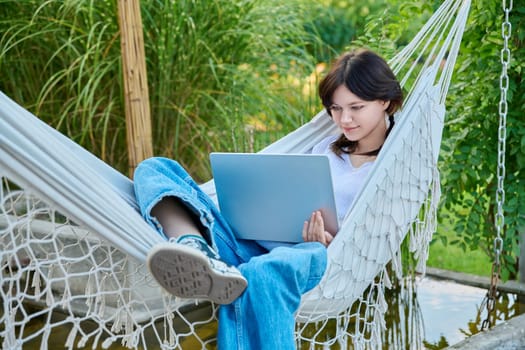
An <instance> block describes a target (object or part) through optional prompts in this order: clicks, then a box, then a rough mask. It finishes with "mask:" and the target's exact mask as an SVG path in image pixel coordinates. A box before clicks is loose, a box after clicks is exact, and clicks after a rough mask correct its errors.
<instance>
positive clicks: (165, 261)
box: [147, 235, 248, 304]
mask: <svg viewBox="0 0 525 350" xmlns="http://www.w3.org/2000/svg"><path fill="white" fill-rule="evenodd" d="M147 266H148V268H149V270H150V271H151V274H152V275H153V277H155V279H156V280H157V282H158V283H159V284H160V285H161V286H162V287H163V288H164V289H165V290H166V291H168V292H169V293H171V294H173V295H175V296H178V297H181V298H197V299H209V300H211V301H213V302H214V303H217V304H230V303H231V302H233V301H234V300H235V299H237V298H238V297H239V295H241V294H242V292H243V291H244V289H246V286H247V285H248V281H246V279H245V278H244V277H243V276H242V275H241V273H240V271H239V270H237V268H235V267H233V266H229V265H227V264H226V263H224V262H223V261H221V260H219V255H218V254H217V253H216V252H215V251H214V250H213V249H212V248H211V247H210V246H209V245H208V244H207V243H206V242H205V241H204V239H202V237H199V236H193V235H185V236H181V237H180V238H179V239H178V240H177V241H176V242H172V241H170V242H166V243H161V244H158V245H156V246H154V247H153V248H152V250H151V251H150V252H149V254H148V258H147Z"/></svg>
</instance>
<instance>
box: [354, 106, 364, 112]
mask: <svg viewBox="0 0 525 350" xmlns="http://www.w3.org/2000/svg"><path fill="white" fill-rule="evenodd" d="M363 107H364V105H357V106H352V109H353V110H354V111H358V110H360V109H361V108H363Z"/></svg>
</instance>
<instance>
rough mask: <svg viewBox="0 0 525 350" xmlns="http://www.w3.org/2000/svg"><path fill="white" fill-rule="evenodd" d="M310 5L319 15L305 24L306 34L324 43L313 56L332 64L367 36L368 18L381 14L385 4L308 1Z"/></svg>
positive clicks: (350, 0)
mask: <svg viewBox="0 0 525 350" xmlns="http://www.w3.org/2000/svg"><path fill="white" fill-rule="evenodd" d="M305 2H308V1H305ZM308 5H309V6H310V7H311V8H312V11H313V12H314V13H315V14H316V15H315V16H314V18H313V20H312V21H311V22H306V23H305V27H306V30H307V31H308V32H310V33H312V34H313V35H314V36H315V37H317V38H318V39H319V40H320V41H321V42H322V45H317V46H316V47H313V48H312V51H313V54H314V56H315V57H316V59H317V61H318V62H330V61H332V60H333V59H334V58H335V57H336V56H339V54H340V53H341V52H342V51H343V50H345V48H347V47H348V46H349V45H350V44H351V43H352V41H353V40H356V39H357V38H358V37H359V36H361V35H362V34H363V33H364V29H365V26H366V23H367V20H368V16H370V15H371V14H374V13H378V12H379V11H380V10H381V9H382V8H383V7H384V5H385V0H368V1H360V0H345V1H341V0H324V1H315V0H309V4H308ZM316 49H317V51H316Z"/></svg>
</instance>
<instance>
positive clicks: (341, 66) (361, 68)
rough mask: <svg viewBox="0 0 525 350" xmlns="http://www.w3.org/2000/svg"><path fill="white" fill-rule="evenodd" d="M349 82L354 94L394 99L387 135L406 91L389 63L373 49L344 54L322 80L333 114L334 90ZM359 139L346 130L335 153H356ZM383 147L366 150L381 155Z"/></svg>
mask: <svg viewBox="0 0 525 350" xmlns="http://www.w3.org/2000/svg"><path fill="white" fill-rule="evenodd" d="M341 85H345V86H346V87H347V88H348V90H350V91H351V92H352V93H353V94H355V95H356V96H357V97H359V98H360V99H362V100H365V101H375V100H381V101H390V104H389V106H388V108H387V110H386V113H387V114H388V116H389V119H390V126H389V127H388V130H387V131H386V136H388V134H389V133H390V130H392V127H393V126H394V113H395V112H397V111H398V110H399V108H401V106H402V104H403V91H402V90H401V86H400V85H399V82H398V81H397V78H396V76H395V74H394V73H393V72H392V70H391V69H390V67H389V66H388V63H386V61H385V60H384V59H383V58H382V57H381V56H379V55H378V54H376V53H375V52H373V51H370V50H366V49H360V50H357V51H351V52H347V53H345V54H343V55H342V56H340V57H339V58H338V59H337V60H336V62H335V63H334V64H333V66H332V68H331V69H330V72H328V74H327V75H326V76H325V77H324V78H323V79H322V80H321V82H320V83H319V97H320V98H321V102H322V103H323V106H324V107H325V108H326V110H327V112H328V114H329V115H330V116H332V115H331V112H330V106H331V105H332V104H333V101H332V97H333V94H334V91H335V90H336V89H337V88H338V87H339V86H341ZM356 147H357V142H355V141H350V140H348V139H347V138H346V137H345V136H344V134H342V135H341V136H340V137H339V138H338V139H337V140H336V141H335V142H334V143H333V144H332V150H333V151H334V153H335V154H337V155H341V154H342V153H349V154H351V153H353V152H354V151H355V149H356ZM379 150H380V148H379V149H377V150H373V151H371V152H368V153H366V155H377V154H378V153H379Z"/></svg>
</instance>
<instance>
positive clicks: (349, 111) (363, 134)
mask: <svg viewBox="0 0 525 350" xmlns="http://www.w3.org/2000/svg"><path fill="white" fill-rule="evenodd" d="M332 101H333V103H332V106H330V108H329V109H330V113H331V114H332V118H333V120H334V122H335V123H336V125H337V126H338V127H339V128H340V129H341V131H342V133H343V134H344V135H345V137H346V138H347V139H348V140H350V141H357V143H358V144H357V149H356V153H364V152H369V151H372V150H375V149H377V148H379V147H380V146H381V145H382V144H383V142H384V141H385V134H386V121H385V113H386V112H385V111H386V109H387V108H388V105H389V104H390V102H389V101H381V100H374V101H365V100H362V99H360V98H359V97H357V96H356V95H355V94H353V93H352V92H351V91H350V90H348V88H347V87H346V86H345V85H340V86H339V87H338V88H337V89H336V90H335V91H334V94H333V96H332Z"/></svg>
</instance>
